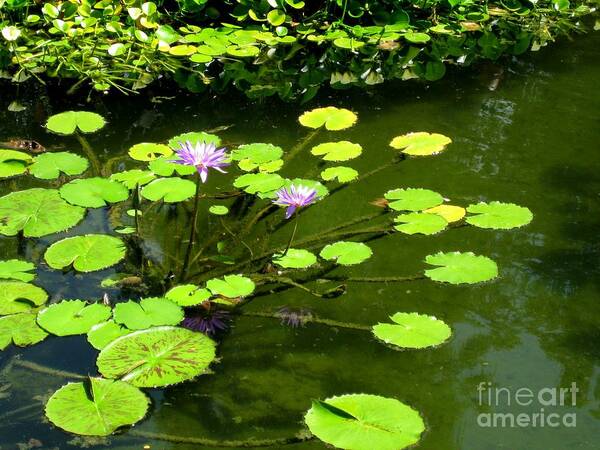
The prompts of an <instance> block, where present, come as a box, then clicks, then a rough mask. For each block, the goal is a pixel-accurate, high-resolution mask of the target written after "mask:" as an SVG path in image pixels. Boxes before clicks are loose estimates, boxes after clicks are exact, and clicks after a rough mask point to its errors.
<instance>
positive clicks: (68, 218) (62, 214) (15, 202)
mask: <svg viewBox="0 0 600 450" xmlns="http://www.w3.org/2000/svg"><path fill="white" fill-rule="evenodd" d="M84 214H85V209H84V208H80V207H79V206H73V205H69V204H68V203H67V202H65V201H64V200H63V199H62V198H61V197H60V194H59V193H58V191H57V190H54V189H40V188H34V189H26V190H24V191H18V192H12V193H10V194H8V195H5V196H4V197H1V198H0V234H4V235H7V236H14V235H15V234H17V233H18V232H19V231H21V230H23V235H24V236H25V237H40V236H45V235H47V234H52V233H57V232H59V231H64V230H67V229H69V228H71V227H72V226H74V225H76V224H77V223H78V222H79V221H80V220H81V219H83V216H84Z"/></svg>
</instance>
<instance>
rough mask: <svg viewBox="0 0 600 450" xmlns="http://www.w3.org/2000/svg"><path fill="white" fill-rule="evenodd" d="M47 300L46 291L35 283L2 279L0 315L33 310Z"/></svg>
mask: <svg viewBox="0 0 600 450" xmlns="http://www.w3.org/2000/svg"><path fill="white" fill-rule="evenodd" d="M46 300H48V294H46V291H44V290H43V289H42V288H40V287H37V286H35V285H33V284H29V283H23V282H22V281H0V316H1V315H6V314H18V313H22V312H28V311H31V310H32V309H34V308H36V307H38V306H41V305H43V304H44V303H46Z"/></svg>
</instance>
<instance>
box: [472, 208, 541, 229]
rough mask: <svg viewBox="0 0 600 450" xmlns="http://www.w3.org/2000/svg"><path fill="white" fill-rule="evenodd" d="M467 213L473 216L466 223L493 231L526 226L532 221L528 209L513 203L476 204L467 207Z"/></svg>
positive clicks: (531, 215)
mask: <svg viewBox="0 0 600 450" xmlns="http://www.w3.org/2000/svg"><path fill="white" fill-rule="evenodd" d="M467 211H468V212H469V213H470V214H475V215H474V216H468V217H467V218H466V222H467V223H469V224H471V225H475V226H476V227H479V228H491V229H493V230H509V229H511V228H518V227H522V226H524V225H527V224H528V223H529V222H531V220H532V219H533V214H532V213H531V211H530V210H529V208H525V207H524V206H518V205H515V204H514V203H501V202H491V203H484V202H481V203H477V204H475V205H469V206H468V207H467Z"/></svg>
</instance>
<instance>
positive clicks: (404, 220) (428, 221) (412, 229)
mask: <svg viewBox="0 0 600 450" xmlns="http://www.w3.org/2000/svg"><path fill="white" fill-rule="evenodd" d="M394 222H399V223H401V225H394V228H395V229H396V230H398V231H400V232H402V233H405V234H417V233H419V234H436V233H439V232H440V231H442V230H443V229H444V228H446V226H447V225H448V222H446V219H444V218H443V217H442V216H438V215H437V214H429V213H424V212H423V213H418V212H414V213H408V214H400V215H399V216H398V217H396V218H395V219H394Z"/></svg>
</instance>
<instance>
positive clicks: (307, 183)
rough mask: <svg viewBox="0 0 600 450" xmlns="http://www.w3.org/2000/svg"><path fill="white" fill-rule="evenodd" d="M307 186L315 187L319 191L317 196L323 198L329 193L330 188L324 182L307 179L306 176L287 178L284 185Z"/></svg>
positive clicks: (287, 186)
mask: <svg viewBox="0 0 600 450" xmlns="http://www.w3.org/2000/svg"><path fill="white" fill-rule="evenodd" d="M292 184H293V185H294V186H305V187H307V188H311V189H314V190H315V191H317V198H318V199H322V198H323V197H326V196H327V195H329V189H327V188H326V187H325V186H324V185H323V184H322V183H320V182H319V181H317V180H307V179H305V178H294V179H293V180H285V184H284V186H285V187H286V188H289V187H291V186H292Z"/></svg>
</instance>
